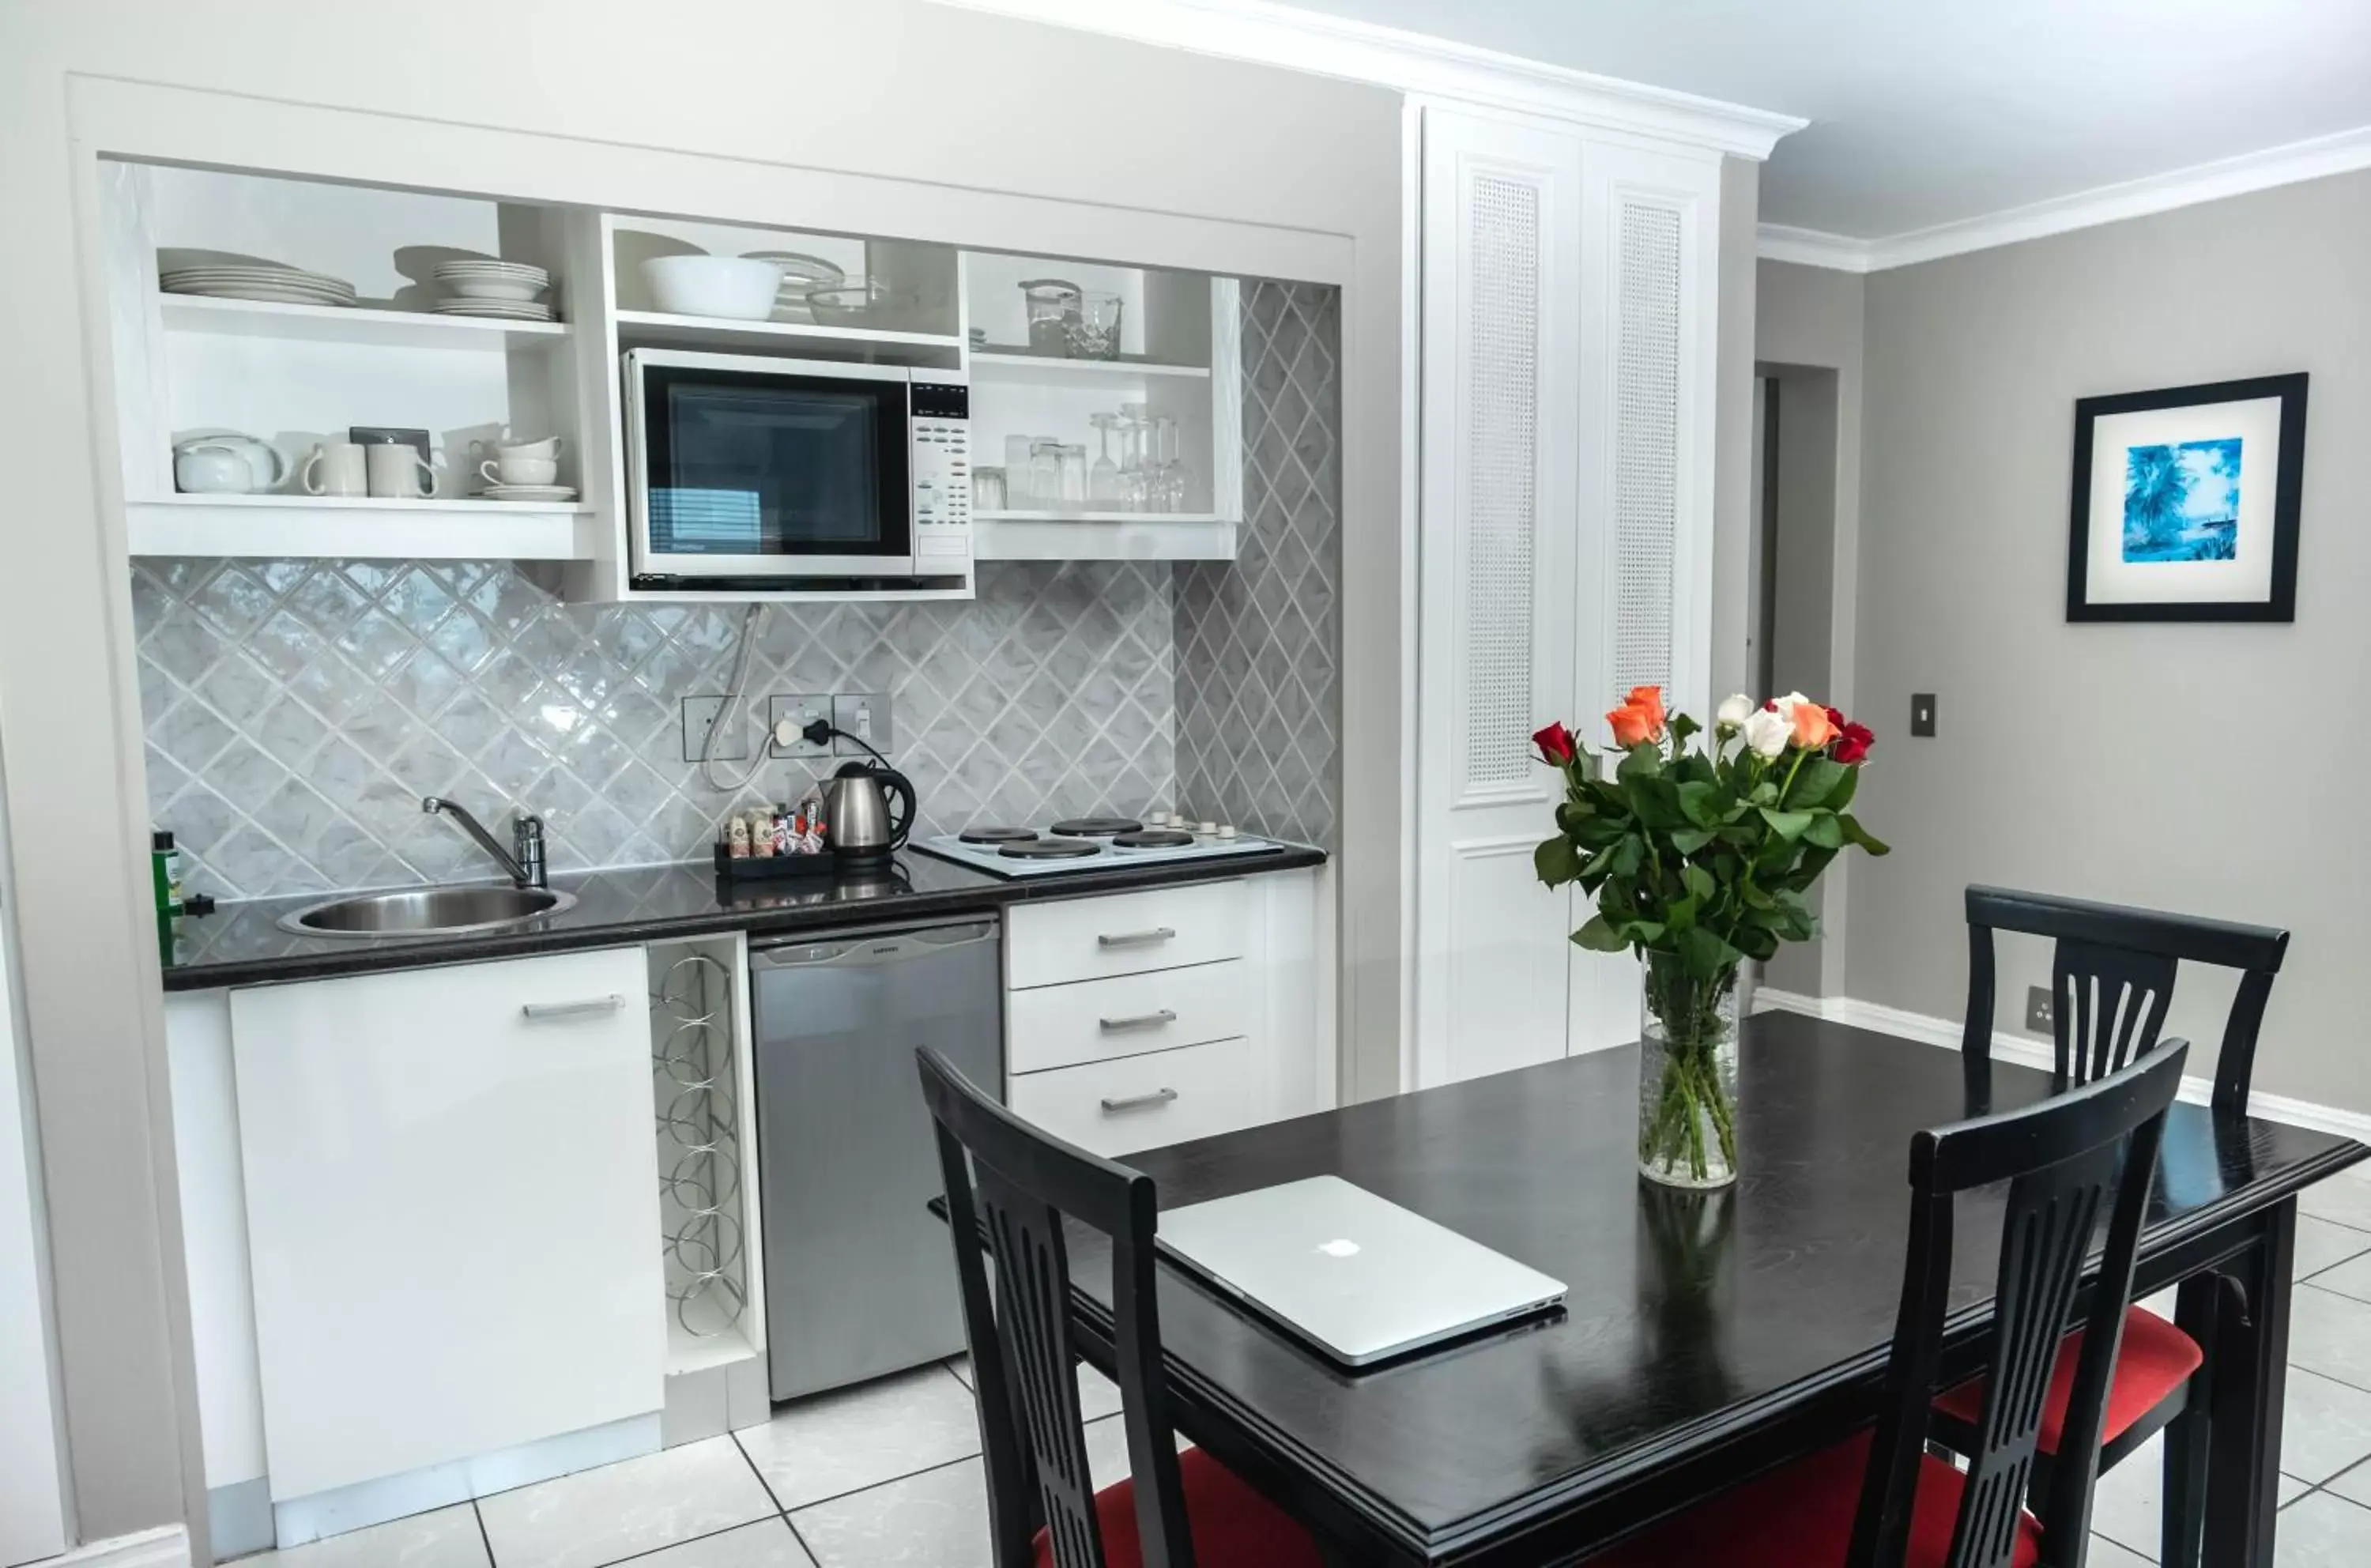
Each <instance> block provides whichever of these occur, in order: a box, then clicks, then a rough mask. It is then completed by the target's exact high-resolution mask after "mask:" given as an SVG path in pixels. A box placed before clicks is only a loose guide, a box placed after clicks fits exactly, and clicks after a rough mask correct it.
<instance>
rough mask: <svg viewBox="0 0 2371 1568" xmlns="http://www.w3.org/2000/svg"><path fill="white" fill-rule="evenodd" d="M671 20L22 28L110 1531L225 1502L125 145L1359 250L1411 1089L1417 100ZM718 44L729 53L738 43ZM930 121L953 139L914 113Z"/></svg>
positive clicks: (489, 183) (1350, 785)
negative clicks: (1405, 206) (889, 194)
mask: <svg viewBox="0 0 2371 1568" xmlns="http://www.w3.org/2000/svg"><path fill="white" fill-rule="evenodd" d="M650 17H651V12H650V10H649V8H648V7H647V6H643V5H641V4H639V3H638V0H580V3H578V4H575V5H572V6H566V7H564V8H560V7H554V6H549V5H544V4H538V3H531V0H415V3H414V4H413V5H411V6H410V7H408V8H407V10H406V11H405V13H404V25H403V26H401V27H399V28H394V29H388V28H387V27H386V26H385V25H384V18H383V17H381V15H380V14H379V13H377V12H376V11H373V10H369V9H367V8H364V9H353V8H348V7H337V6H331V7H324V6H318V5H313V4H309V3H306V0H242V3H240V4H237V5H236V6H234V5H230V4H227V3H225V0H213V3H193V4H190V5H185V6H156V5H154V4H150V3H146V0H18V3H17V4H14V5H10V6H6V7H0V189H5V190H6V191H7V192H8V194H9V202H10V218H11V231H10V232H11V234H12V236H16V237H17V239H18V240H19V241H20V243H17V244H12V245H10V246H7V247H5V248H0V291H5V292H6V294H7V295H8V296H9V297H11V298H17V299H39V300H42V301H44V302H48V305H47V307H45V308H43V309H40V310H18V311H12V312H8V313H6V315H5V316H0V363H6V364H7V365H8V367H9V373H10V374H9V375H8V376H6V378H5V379H0V461H5V462H6V466H7V467H8V471H9V472H10V473H11V474H12V476H16V478H14V480H13V481H12V484H13V488H12V492H11V507H12V512H11V514H12V516H14V517H17V518H18V519H29V518H38V519H40V525H39V526H37V527H36V526H21V527H18V528H16V529H14V530H12V531H11V535H10V549H11V556H10V561H9V567H10V570H9V571H7V572H6V574H0V722H5V724H6V730H7V739H8V751H7V756H6V776H5V783H6V791H7V797H8V806H9V810H10V813H11V817H12V822H13V824H14V826H15V828H16V833H17V836H16V841H15V845H14V861H15V865H14V870H15V872H16V875H17V894H18V900H19V903H18V911H17V928H18V935H19V938H20V940H21V941H22V944H23V949H24V958H25V978H26V988H27V998H26V1001H27V1012H28V1017H29V1023H30V1030H31V1035H32V1053H33V1057H34V1062H35V1068H36V1073H37V1076H38V1086H37V1087H38V1094H39V1100H40V1125H41V1135H42V1149H43V1163H44V1172H43V1174H44V1180H45V1183H46V1186H47V1190H48V1197H49V1203H50V1208H51V1235H52V1245H53V1249H54V1261H55V1264H56V1274H55V1278H56V1297H57V1304H58V1319H59V1325H60V1337H59V1347H58V1348H59V1355H60V1356H61V1359H62V1362H63V1366H64V1386H65V1388H66V1391H67V1410H66V1423H67V1429H68V1434H69V1440H70V1447H71V1458H72V1462H73V1466H74V1471H75V1502H76V1505H77V1509H78V1512H79V1516H80V1527H81V1529H82V1531H83V1532H84V1534H85V1535H86V1536H87V1537H89V1538H98V1537H104V1536H109V1535H112V1534H117V1533H121V1532H123V1531H128V1530H133V1529H137V1528H143V1527H145V1526H150V1525H155V1524H158V1523H162V1522H165V1521H168V1520H171V1519H176V1518H192V1519H201V1516H202V1508H203V1490H202V1489H203V1477H202V1473H201V1466H200V1464H199V1461H198V1451H199V1449H198V1441H197V1428H196V1412H195V1385H194V1381H193V1378H192V1374H191V1354H190V1349H189V1333H188V1322H187V1296H186V1291H185V1289H184V1288H183V1286H182V1283H181V1268H180V1258H179V1254H180V1244H181V1243H180V1234H179V1216H178V1213H177V1212H176V1198H175V1194H174V1192H173V1174H172V1136H171V1113H170V1103H169V1087H168V1081H167V1075H166V1071H165V1065H164V1054H163V1049H162V1035H163V1020H162V1009H161V1004H160V1001H159V998H158V996H157V992H156V967H155V965H156V958H155V956H154V954H155V942H154V933H153V929H151V928H149V925H148V917H147V916H146V914H145V906H146V903H147V892H146V885H145V878H146V870H145V864H144V859H143V855H142V851H141V845H142V843H143V832H144V829H145V822H146V817H147V810H146V801H145V799H144V798H143V796H144V791H143V789H142V755H141V732H142V724H141V718H140V712H139V702H138V693H137V683H136V657H135V654H134V646H135V644H134V637H133V621H132V614H131V598H130V592H129V578H128V574H127V573H126V571H125V570H124V561H123V558H122V555H121V550H122V542H121V531H120V525H118V524H116V523H113V522H111V521H110V517H111V513H110V511H109V510H108V509H107V507H106V506H105V504H104V498H105V497H107V496H109V495H111V494H112V491H113V489H114V484H113V480H112V479H111V478H110V476H109V474H108V472H107V467H108V459H107V458H106V457H105V456H104V455H105V454H107V453H109V452H110V449H111V448H110V443H111V441H112V435H113V432H112V429H111V425H110V421H109V419H108V416H107V413H106V409H107V407H108V403H109V391H108V387H107V381H106V372H105V369H104V364H103V362H102V361H100V360H97V359H94V358H93V355H92V349H93V347H94V345H97V344H98V343H100V342H102V341H103V331H102V329H101V328H100V326H99V325H98V323H100V322H101V321H102V320H103V315H104V311H103V306H101V305H100V303H99V302H98V301H96V300H93V299H88V298H86V297H85V279H84V276H83V274H82V271H81V270H80V268H79V266H78V264H77V246H78V245H82V246H86V247H87V246H88V245H89V244H91V243H92V240H91V236H89V235H88V234H87V232H86V231H85V230H84V229H83V227H82V225H84V224H85V223H87V221H88V220H89V215H90V208H89V205H88V203H87V201H78V199H77V191H76V188H75V187H76V182H77V180H81V179H86V178H87V173H86V166H87V160H88V159H89V158H90V157H92V156H94V155H95V154H96V153H98V152H101V151H109V150H112V151H118V152H122V153H125V154H127V155H129V156H184V157H191V158H196V159H199V160H201V161H203V160H204V159H205V158H206V157H207V156H208V155H209V154H213V155H214V156H216V157H217V158H218V159H219V157H220V155H221V151H222V148H223V147H224V146H225V145H226V144H229V142H230V141H231V140H232V139H233V137H234V135H235V133H234V132H233V131H231V130H229V129H227V128H226V127H227V126H228V125H229V123H230V121H231V120H232V119H233V118H234V117H236V116H244V115H247V114H248V113H249V111H250V110H252V111H253V112H254V113H258V114H264V115H267V116H269V115H271V114H273V113H277V112H282V110H281V109H280V106H284V105H289V104H318V103H320V102H322V101H323V99H324V98H325V97H327V96H331V95H334V96H335V97H336V98H338V99H339V100H340V101H341V103H342V104H343V105H345V106H346V107H347V108H349V109H350V110H353V111H355V112H354V114H353V115H351V116H349V117H347V118H344V119H341V120H340V121H338V123H337V132H338V133H337V136H336V137H334V138H328V139H314V138H299V139H294V140H284V141H283V144H282V145H283V148H284V154H285V156H286V157H287V158H288V160H289V167H292V168H295V169H297V170H299V171H301V172H307V173H312V174H317V175H322V176H326V177H336V176H337V175H339V174H340V173H341V172H343V173H346V174H348V175H350V176H351V175H353V174H355V173H357V172H359V167H361V166H367V167H377V165H378V163H380V162H383V161H391V160H395V159H398V158H399V159H400V160H401V161H402V163H403V165H404V167H406V168H408V169H412V170H416V171H417V178H418V179H420V181H421V182H422V184H425V185H432V186H447V187H452V188H457V189H472V188H484V189H495V190H515V191H518V192H520V193H522V194H533V193H534V192H536V191H538V190H542V189H544V188H546V187H547V186H548V184H549V181H550V180H552V179H564V180H565V181H566V182H567V184H568V188H569V189H571V190H575V191H577V192H580V193H581V199H583V200H585V201H587V202H591V203H593V204H596V205H600V204H612V205H619V204H622V205H628V206H642V207H651V208H658V207H663V206H664V202H663V201H661V200H658V199H657V193H656V191H655V189H654V186H655V181H654V180H653V178H652V176H651V175H650V173H649V172H648V171H649V170H650V168H651V167H652V166H651V162H650V160H649V158H648V157H647V156H645V155H643V154H642V152H640V151H639V149H643V148H661V149H667V150H670V151H675V152H688V153H694V154H700V155H703V156H712V157H721V158H731V159H738V160H744V161H745V162H746V164H747V166H748V167H750V168H751V170H752V171H753V179H757V178H762V177H766V176H769V175H770V174H771V173H772V172H773V171H775V170H778V169H779V168H780V167H783V166H786V165H791V164H795V165H797V166H802V167H807V168H817V169H839V170H849V171H853V172H859V173H868V174H878V175H883V176H887V177H892V178H901V179H913V180H928V181H931V182H934V184H935V185H936V186H937V187H938V188H939V189H943V190H956V189H971V190H986V191H995V192H999V193H1002V194H1000V200H1005V199H1007V198H1008V197H1009V198H1012V199H1019V200H1026V199H1028V198H1030V197H1035V196H1042V197H1047V198H1053V199H1057V200H1059V201H1063V202H1093V203H1098V204H1100V208H1101V210H1102V211H1103V213H1105V217H1104V218H1103V219H1102V220H1100V222H1101V225H1102V226H1101V230H1100V232H1103V233H1105V234H1107V235H1109V236H1111V237H1112V238H1113V240H1114V241H1115V253H1116V254H1128V253H1131V252H1133V253H1141V251H1142V249H1143V246H1142V245H1141V243H1140V242H1141V240H1142V238H1143V236H1144V235H1146V234H1147V233H1160V234H1168V235H1172V236H1180V235H1182V236H1188V237H1192V236H1195V235H1196V234H1197V226H1198V225H1201V224H1202V223H1203V221H1204V220H1224V221H1230V222H1235V223H1247V224H1259V225H1274V226H1276V227H1278V228H1279V229H1287V230H1290V231H1292V232H1294V233H1297V234H1301V235H1309V236H1339V239H1340V242H1341V243H1340V244H1338V245H1337V246H1336V248H1335V252H1334V253H1336V254H1340V255H1347V256H1348V257H1349V258H1351V260H1350V262H1349V263H1348V265H1347V275H1346V276H1344V277H1343V278H1341V279H1339V280H1338V281H1342V282H1344V283H1345V293H1344V302H1343V308H1344V323H1345V325H1344V345H1343V355H1344V365H1345V371H1346V375H1345V378H1344V394H1343V402H1344V444H1345V458H1346V461H1345V481H1344V490H1345V494H1344V516H1343V523H1344V530H1345V535H1346V537H1347V538H1350V539H1353V540H1355V541H1356V548H1351V549H1346V578H1345V583H1344V596H1343V607H1342V617H1343V620H1342V626H1343V638H1344V643H1345V650H1346V653H1345V658H1344V662H1343V689H1344V703H1345V708H1346V710H1347V713H1348V715H1349V717H1348V719H1347V721H1346V726H1345V738H1344V747H1345V756H1346V764H1345V767H1344V801H1343V836H1344V840H1345V843H1346V845H1354V846H1355V845H1359V844H1362V843H1364V844H1368V845H1380V846H1382V847H1381V849H1380V851H1375V852H1368V853H1360V854H1354V855H1350V854H1346V856H1345V858H1344V860H1343V863H1342V868H1341V870H1339V872H1338V873H1337V874H1338V876H1339V877H1340V880H1341V885H1342V888H1343V894H1342V900H1341V903H1342V910H1343V918H1342V931H1341V940H1342V954H1343V960H1344V991H1343V995H1342V1012H1341V1020H1342V1036H1343V1039H1344V1040H1345V1042H1346V1043H1347V1044H1346V1050H1347V1051H1348V1052H1349V1053H1350V1054H1351V1055H1352V1056H1353V1057H1354V1059H1355V1061H1356V1062H1357V1063H1358V1064H1360V1068H1359V1071H1358V1072H1357V1073H1355V1074H1354V1075H1353V1079H1354V1083H1355V1084H1380V1083H1382V1081H1383V1079H1384V1077H1385V1075H1386V1074H1387V1073H1388V1072H1390V1071H1392V1070H1394V1069H1395V1067H1396V1063H1397V1060H1398V1049H1399V1042H1398V1032H1399V1020H1398V1001H1399V997H1400V993H1401V987H1400V967H1399V928H1400V907H1399V903H1398V898H1399V894H1398V891H1397V888H1396V885H1395V875H1394V867H1395V865H1396V859H1395V858H1394V855H1393V854H1392V852H1391V846H1393V845H1394V844H1395V843H1396V842H1397V840H1398V835H1399V833H1400V825H1401V823H1402V822H1403V820H1404V818H1405V811H1404V809H1403V804H1402V801H1401V800H1400V797H1399V788H1400V777H1399V773H1398V770H1397V768H1396V767H1395V765H1394V757H1395V756H1396V738H1395V731H1394V724H1393V718H1394V715H1395V714H1396V712H1397V709H1398V696H1397V683H1398V671H1399V669H1400V667H1401V658H1400V652H1401V648H1400V640H1401V636H1402V629H1401V618H1400V609H1399V606H1400V603H1401V598H1400V590H1401V582H1400V571H1401V567H1400V553H1399V551H1398V550H1397V548H1395V546H1396V541H1397V539H1398V537H1399V528H1400V524H1401V517H1400V512H1399V508H1398V473H1399V413H1398V408H1399V363H1400V357H1399V356H1400V341H1399V316H1400V287H1399V283H1400V255H1401V238H1402V236H1401V215H1400V172H1401V100H1400V98H1399V96H1398V95H1396V94H1394V93H1390V92H1386V91H1382V90H1380V89H1376V88H1372V87H1367V86H1359V85H1355V84H1350V83H1345V82H1338V81H1332V80H1327V79H1324V78H1321V77H1317V76H1313V75H1295V74H1292V73H1289V72H1284V71H1278V70H1272V69H1267V68H1264V67H1259V66H1253V65H1245V64H1239V63H1230V62H1224V61H1220V60H1214V59H1210V58H1207V57H1204V56H1201V55H1197V54H1193V53H1190V52H1176V51H1161V50H1153V49H1149V48H1144V47H1139V46H1136V45H1131V44H1128V43H1125V42H1121V41H1117V40H1108V39H1104V38H1100V37H1095V36H1093V35H1089V34H1085V33H1078V32H1069V31H1063V30H1059V29H1047V28H1043V27H1038V26H1035V25H1031V24H1027V23H1023V22H1016V21H1012V20H1008V19H1004V18H999V17H988V16H982V15H977V14H974V13H970V12H966V11H964V10H960V9H952V8H947V7H942V6H928V5H922V4H918V3H915V0H873V3H871V4H867V5H864V6H845V5H827V4H824V3H822V0H801V3H798V4H761V3H758V0H682V3H680V4H677V6H673V7H672V8H670V9H669V11H668V12H667V17H668V19H669V21H670V22H671V23H672V24H673V25H671V26H668V27H663V28H653V27H652V26H651V25H650ZM514 32H515V33H519V34H522V35H524V34H529V33H531V34H533V36H534V37H535V39H536V42H537V49H536V66H537V68H536V69H535V70H533V71H531V72H521V71H519V70H517V69H516V68H515V63H513V62H512V61H511V60H510V59H509V58H508V57H506V56H504V55H503V54H502V53H501V52H498V51H497V52H472V51H469V50H456V49H455V48H453V47H452V40H454V39H456V38H462V37H479V36H483V35H486V34H489V33H514ZM723 36H729V37H731V38H733V39H734V47H733V48H731V49H726V50H719V49H717V48H716V47H715V46H714V40H715V39H716V38H718V37H723ZM292 39H302V40H305V47H303V48H289V47H286V43H287V40H292ZM365 58H366V59H368V60H369V61H370V63H371V64H370V68H369V69H368V70H360V71H351V72H346V73H343V74H341V75H336V76H335V79H334V80H331V81H328V82H326V83H325V80H324V77H323V75H322V73H321V62H322V61H324V60H330V59H336V60H359V59H365ZM815 60H827V61H829V62H830V69H828V70H822V71H814V70H810V71H804V72H802V73H800V74H799V78H798V82H797V86H796V90H795V91H784V90H782V63H783V62H784V61H815ZM122 83H148V84H164V85H167V86H169V87H171V88H176V89H190V90H191V93H192V96H191V98H190V100H189V102H190V105H191V108H192V109H193V110H197V111H198V112H195V113H193V114H191V115H188V116H173V117H158V118H156V120H155V121H150V122H148V123H147V124H146V128H145V129H144V130H142V131H141V132H139V133H137V134H133V135H129V136H126V137H123V138H121V139H120V140H115V141H110V142H109V143H107V144H105V145H101V144H98V143H97V142H94V141H93V140H91V139H89V138H88V137H87V136H86V137H84V138H83V139H81V140H79V141H78V140H77V139H76V116H77V115H78V114H80V113H82V112H83V111H84V110H85V109H86V108H87V106H88V105H89V104H90V103H91V101H92V100H93V96H94V95H95V94H103V93H105V92H108V91H112V90H113V87H114V86H115V85H117V84H122ZM134 96H136V95H134ZM112 101H117V102H121V101H124V94H122V93H118V94H116V96H115V98H114V99H113V100H112ZM903 103H927V104H929V105H931V108H932V110H933V112H932V113H931V114H928V115H896V114H885V113H884V112H883V108H884V106H894V105H898V104H903ZM364 116H368V117H375V118H367V119H365V118H363V117H364ZM168 121H169V122H168ZM241 122H242V123H244V122H245V121H241ZM1116 128H1117V129H1116ZM514 133H515V134H514ZM529 137H538V138H544V140H541V141H530V140H528V138H529ZM594 152H597V153H598V156H597V157H595V156H590V155H591V154H593V153H594ZM490 155H491V156H490ZM766 160H777V161H776V162H774V163H770V164H769V163H768V162H767V161H766ZM948 237H954V238H960V237H961V236H948ZM1120 242H1130V243H1128V244H1125V245H1123V244H1121V243H1120ZM77 306H79V307H80V308H77ZM1352 561H1355V566H1352V565H1349V564H1348V563H1350V562H1352Z"/></svg>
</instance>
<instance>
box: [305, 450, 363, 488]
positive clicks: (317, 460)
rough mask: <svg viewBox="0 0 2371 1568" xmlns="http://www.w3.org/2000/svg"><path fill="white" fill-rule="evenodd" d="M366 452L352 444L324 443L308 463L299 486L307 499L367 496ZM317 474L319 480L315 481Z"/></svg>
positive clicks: (308, 458) (307, 459)
mask: <svg viewBox="0 0 2371 1568" xmlns="http://www.w3.org/2000/svg"><path fill="white" fill-rule="evenodd" d="M365 452H366V449H365V448H364V447H363V446H362V445H361V444H358V443H355V442H352V441H325V442H323V443H321V444H320V445H318V446H316V447H315V448H313V455H311V456H310V457H307V458H306V459H305V469H304V472H303V474H302V475H301V476H300V482H301V483H302V484H303V485H304V487H305V493H306V495H368V494H370V464H369V461H368V459H367V457H366V455H365ZM317 471H318V478H316V473H317Z"/></svg>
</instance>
